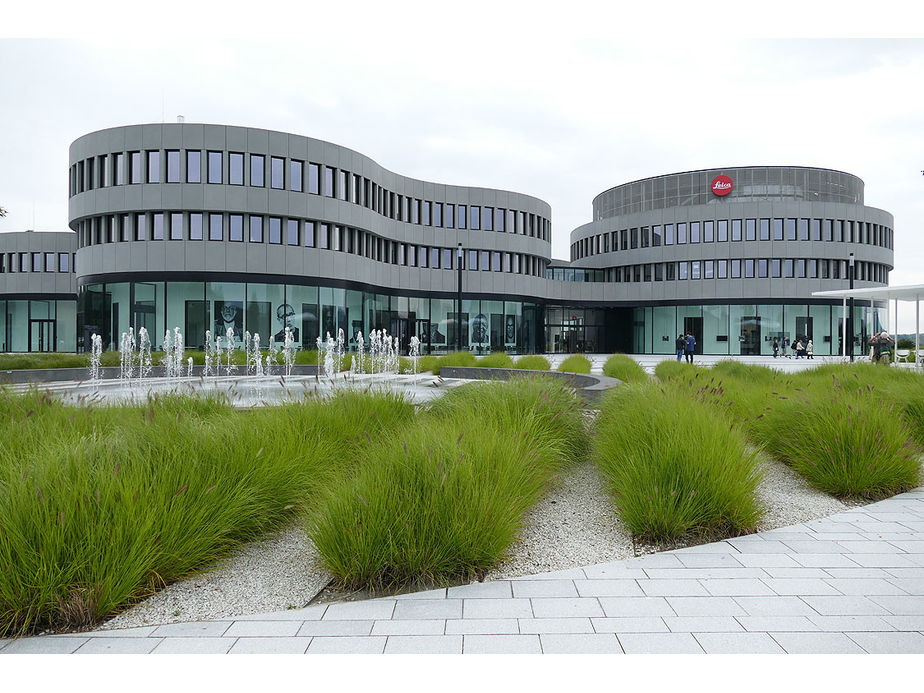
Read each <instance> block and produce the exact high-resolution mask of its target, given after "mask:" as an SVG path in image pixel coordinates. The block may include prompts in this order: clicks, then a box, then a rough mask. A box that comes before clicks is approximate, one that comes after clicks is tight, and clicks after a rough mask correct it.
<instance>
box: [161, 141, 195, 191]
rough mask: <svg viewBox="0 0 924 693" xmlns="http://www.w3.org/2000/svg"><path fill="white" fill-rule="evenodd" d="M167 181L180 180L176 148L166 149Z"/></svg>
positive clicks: (178, 156) (177, 181) (174, 181)
mask: <svg viewBox="0 0 924 693" xmlns="http://www.w3.org/2000/svg"><path fill="white" fill-rule="evenodd" d="M188 168H189V167H187V169H188ZM167 182H168V183H179V182H180V152H179V151H177V150H169V149H168V150H167ZM197 182H198V181H197Z"/></svg>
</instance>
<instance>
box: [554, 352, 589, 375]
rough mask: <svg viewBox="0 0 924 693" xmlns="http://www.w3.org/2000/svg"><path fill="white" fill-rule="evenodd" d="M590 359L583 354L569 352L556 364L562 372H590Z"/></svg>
mask: <svg viewBox="0 0 924 693" xmlns="http://www.w3.org/2000/svg"><path fill="white" fill-rule="evenodd" d="M590 366H591V364H590V359H589V358H587V357H586V356H584V355H583V354H571V356H569V357H568V358H566V359H565V360H564V361H562V362H561V363H560V364H559V365H558V370H559V371H562V372H564V373H590Z"/></svg>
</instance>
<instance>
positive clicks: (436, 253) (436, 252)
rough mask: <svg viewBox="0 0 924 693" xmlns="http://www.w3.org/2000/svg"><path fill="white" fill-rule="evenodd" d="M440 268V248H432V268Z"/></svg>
mask: <svg viewBox="0 0 924 693" xmlns="http://www.w3.org/2000/svg"><path fill="white" fill-rule="evenodd" d="M439 268H440V249H439V248H430V269H439Z"/></svg>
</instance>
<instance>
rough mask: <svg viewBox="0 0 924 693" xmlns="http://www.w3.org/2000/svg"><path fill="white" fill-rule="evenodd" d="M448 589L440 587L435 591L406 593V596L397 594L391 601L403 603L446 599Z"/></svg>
mask: <svg viewBox="0 0 924 693" xmlns="http://www.w3.org/2000/svg"><path fill="white" fill-rule="evenodd" d="M446 590H447V588H446V587H440V588H438V589H435V590H425V591H421V592H405V593H404V594H396V595H394V596H393V597H389V599H397V600H398V601H401V600H402V599H446Z"/></svg>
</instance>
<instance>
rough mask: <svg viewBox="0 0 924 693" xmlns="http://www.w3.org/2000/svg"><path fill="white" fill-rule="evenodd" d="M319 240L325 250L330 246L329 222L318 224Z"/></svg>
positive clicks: (320, 245)
mask: <svg viewBox="0 0 924 693" xmlns="http://www.w3.org/2000/svg"><path fill="white" fill-rule="evenodd" d="M317 240H318V247H319V248H323V249H324V250H327V249H328V248H330V226H329V225H328V224H318V239H317ZM380 240H381V239H380Z"/></svg>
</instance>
